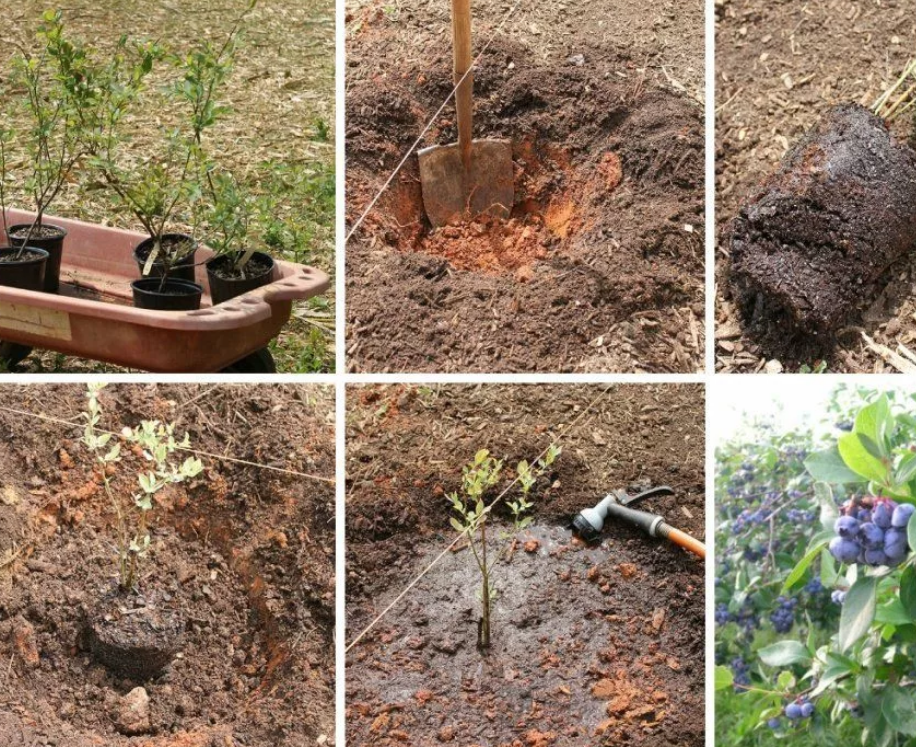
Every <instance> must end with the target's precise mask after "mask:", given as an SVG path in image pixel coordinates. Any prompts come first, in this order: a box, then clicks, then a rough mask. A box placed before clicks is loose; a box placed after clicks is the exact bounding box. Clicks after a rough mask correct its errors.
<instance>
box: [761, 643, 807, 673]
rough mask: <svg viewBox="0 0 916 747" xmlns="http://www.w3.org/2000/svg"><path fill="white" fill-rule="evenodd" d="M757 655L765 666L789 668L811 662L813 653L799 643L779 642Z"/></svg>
mask: <svg viewBox="0 0 916 747" xmlns="http://www.w3.org/2000/svg"><path fill="white" fill-rule="evenodd" d="M757 655H758V656H759V657H760V660H761V661H762V662H763V663H764V664H766V665H768V666H771V667H787V666H789V665H790V664H807V663H809V662H810V661H811V652H809V651H808V649H807V648H806V647H805V645H804V644H803V643H800V642H799V641H778V642H777V643H773V644H771V645H769V646H765V647H764V648H762V649H760V650H759V651H758V652H757Z"/></svg>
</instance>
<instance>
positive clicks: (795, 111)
mask: <svg viewBox="0 0 916 747" xmlns="http://www.w3.org/2000/svg"><path fill="white" fill-rule="evenodd" d="M716 20H717V34H716V75H717V78H716V107H717V112H716V126H717V129H716V138H717V142H716V148H717V152H716V174H717V203H716V210H717V213H716V221H717V227H718V229H719V236H720V240H719V245H718V247H717V267H716V270H717V272H716V278H717V291H718V292H717V296H716V299H717V307H716V322H717V327H716V369H717V370H719V371H723V372H739V373H750V372H755V371H760V370H762V369H763V368H764V366H765V364H766V363H767V360H768V359H767V355H766V351H764V350H761V349H760V347H759V345H758V344H757V343H756V342H755V341H753V340H751V339H749V338H748V337H746V336H745V335H744V333H743V331H742V328H741V325H740V323H739V318H738V313H737V309H736V307H735V304H734V301H733V299H732V298H731V295H730V291H729V288H728V287H727V283H726V277H727V272H728V246H727V245H726V242H725V240H724V229H725V228H726V226H727V224H728V223H729V222H730V221H731V220H732V218H733V217H734V216H735V214H736V213H737V210H738V207H739V206H740V204H741V203H742V201H743V200H744V198H745V197H746V195H747V194H748V192H749V191H750V190H751V189H752V187H754V186H755V185H756V184H757V183H759V182H760V181H762V179H763V177H764V176H765V175H767V174H768V173H770V172H772V171H773V170H774V169H775V168H776V166H777V164H778V163H779V161H780V159H781V158H782V157H783V155H784V154H785V153H786V152H787V151H788V149H789V148H790V147H791V145H792V144H794V143H795V142H796V141H797V140H798V139H799V138H800V137H801V136H802V135H803V134H804V133H805V132H807V131H808V130H809V129H810V128H811V127H812V126H813V125H814V124H815V123H816V122H817V121H818V119H819V117H821V116H822V115H823V114H824V113H825V112H826V111H827V110H828V109H829V108H830V107H831V106H834V105H836V104H839V103H843V102H847V101H851V102H858V103H861V104H863V105H865V106H867V107H870V106H871V105H872V104H873V103H874V101H875V99H877V97H878V96H879V94H880V93H881V92H882V91H883V90H884V89H885V88H887V87H888V86H889V85H890V84H891V83H893V81H895V80H896V79H897V77H898V76H899V75H900V73H901V71H902V69H903V66H904V65H905V63H906V62H907V60H909V59H911V57H912V54H913V49H914V47H916V14H914V5H913V3H912V2H911V0H863V1H861V2H858V1H857V2H853V1H851V0H828V1H827V2H818V3H812V2H800V3H799V2H775V3H774V2H764V1H763V0H716ZM911 132H912V119H908V120H906V121H900V122H899V124H897V125H896V126H895V134H896V135H898V136H899V137H900V138H902V139H905V138H906V137H908V136H909V135H910V133H911ZM914 280H916V254H911V255H910V256H908V257H906V258H904V259H902V260H900V261H899V262H897V263H895V264H894V265H893V266H892V267H891V268H890V269H889V270H888V271H887V272H886V273H885V274H884V275H883V276H882V278H881V279H880V281H879V282H878V283H876V284H875V285H874V287H870V288H863V289H862V306H861V309H860V314H859V316H858V318H856V319H854V320H853V321H852V323H851V324H850V326H848V327H847V328H846V329H844V330H843V331H841V333H840V334H839V336H838V342H837V345H836V347H835V348H834V349H833V350H832V351H831V352H830V354H829V355H828V356H827V357H826V358H825V359H818V360H792V359H784V360H780V361H779V362H778V364H777V363H776V362H775V361H774V362H773V363H771V367H772V368H773V369H774V370H778V369H780V368H783V369H785V370H787V371H798V370H807V369H808V368H820V367H826V370H829V371H842V372H850V373H865V372H875V373H883V372H894V371H895V370H897V369H896V368H895V367H894V366H893V365H892V364H891V363H889V362H888V360H886V359H885V358H886V357H889V356H887V352H888V350H890V351H895V350H896V349H897V347H898V345H903V346H906V347H907V348H910V347H912V346H913V345H914V343H916V318H914V313H916V294H914V289H916V286H914ZM863 332H864V333H865V334H867V335H868V337H869V338H870V339H872V340H874V342H875V343H876V345H873V346H870V345H869V344H868V343H867V342H866V341H865V340H864V338H863V336H862V333H863ZM882 348H883V350H882ZM879 351H880V352H879Z"/></svg>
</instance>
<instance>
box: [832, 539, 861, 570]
mask: <svg viewBox="0 0 916 747" xmlns="http://www.w3.org/2000/svg"><path fill="white" fill-rule="evenodd" d="M828 548H829V549H830V554H831V555H833V557H835V558H836V559H837V560H839V561H840V562H841V563H847V564H851V563H855V562H856V560H857V559H858V557H859V546H858V545H857V544H856V543H855V542H853V541H852V540H847V539H843V538H842V537H834V538H833V539H832V540H830V544H829V545H828Z"/></svg>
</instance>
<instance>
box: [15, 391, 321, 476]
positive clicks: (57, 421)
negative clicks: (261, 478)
mask: <svg viewBox="0 0 916 747" xmlns="http://www.w3.org/2000/svg"><path fill="white" fill-rule="evenodd" d="M0 411H2V412H9V413H13V414H14V415H27V416H28V417H30V418H36V419H38V420H43V421H45V422H47V423H54V424H56V425H65V426H68V427H70V428H81V427H82V426H83V424H82V423H80V422H79V421H78V420H64V419H62V418H54V417H51V416H50V415H42V414H41V413H37V412H29V411H28V410H17V409H15V408H12V407H0ZM96 430H97V431H98V432H99V433H104V434H106V435H108V436H114V437H115V438H119V437H120V436H121V434H120V433H115V432H114V431H108V430H105V429H104V428H97V429H96ZM177 448H178V450H179V451H186V452H188V453H189V454H195V455H197V456H200V457H206V458H208V459H216V460H218V461H221V462H231V463H232V464H242V465H245V466H246V467H257V468H258V469H264V470H269V471H271V472H280V473H282V474H284V475H294V476H295V477H304V478H306V479H307V480H315V481H316V482H326V483H328V484H330V485H334V484H336V479H335V478H333V477H322V476H321V475H310V474H308V473H306V472H297V471H296V470H294V469H286V468H285V467H274V466H273V465H271V464H260V463H258V462H249V461H247V460H245V459H237V458H236V457H231V456H225V455H223V454H213V453H211V452H209V451H201V450H200V449H194V448H191V447H190V446H181V445H180V444H179V445H178V446H177Z"/></svg>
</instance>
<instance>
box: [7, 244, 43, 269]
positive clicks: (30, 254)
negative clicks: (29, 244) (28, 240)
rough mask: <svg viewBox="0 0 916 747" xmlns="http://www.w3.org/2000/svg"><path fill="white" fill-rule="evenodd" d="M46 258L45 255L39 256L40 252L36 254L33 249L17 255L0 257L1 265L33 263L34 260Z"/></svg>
mask: <svg viewBox="0 0 916 747" xmlns="http://www.w3.org/2000/svg"><path fill="white" fill-rule="evenodd" d="M14 248H15V247H14ZM44 256H45V255H44V253H41V254H39V253H38V252H34V251H32V250H31V249H26V250H24V251H21V252H17V253H15V254H3V255H0V264H9V265H12V264H18V263H20V262H31V261H32V260H36V259H41V258H42V257H44Z"/></svg>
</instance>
